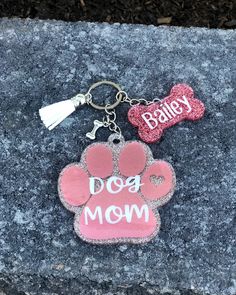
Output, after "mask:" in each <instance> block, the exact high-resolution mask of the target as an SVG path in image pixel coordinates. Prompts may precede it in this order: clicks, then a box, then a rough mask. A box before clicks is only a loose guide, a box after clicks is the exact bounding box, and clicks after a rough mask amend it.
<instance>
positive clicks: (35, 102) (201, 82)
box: [0, 20, 236, 295]
mask: <svg viewBox="0 0 236 295" xmlns="http://www.w3.org/2000/svg"><path fill="white" fill-rule="evenodd" d="M235 43H236V31H220V30H207V29H198V28H196V29H182V28H174V27H172V28H165V27H159V28H155V27H152V26H150V27H146V26H138V25H136V26H132V25H119V24H115V25H107V24H91V23H63V22H54V21H49V22H47V21H20V20H1V22H0V65H1V67H0V97H1V100H0V148H1V154H0V162H1V174H0V230H1V231H0V273H1V275H0V290H2V291H3V292H4V293H6V294H24V292H28V293H27V294H70V295H73V294H210V295H233V294H236V244H235V243H236V242H235V239H236V238H235V237H236V217H235V212H236V189H235V187H236V182H235V180H236V133H235V131H236V127H235V126H236V121H235V116H236V115H235V114H236V100H235V90H234V88H235V84H236V63H235V53H236V47H235ZM104 78H106V79H112V80H114V81H117V82H119V83H120V84H121V85H123V87H124V89H125V90H126V91H127V92H128V93H129V94H130V96H132V97H145V98H148V99H151V98H154V97H163V96H164V95H165V94H167V93H168V91H169V89H170V88H171V87H172V86H173V84H175V83H177V82H186V83H189V84H190V85H191V86H192V87H193V88H194V89H195V91H196V94H197V96H198V97H199V98H200V99H201V100H203V101H204V102H205V104H206V108H207V113H206V115H205V117H204V118H203V119H202V120H201V121H198V122H195V123H192V122H183V123H181V124H179V125H178V126H175V127H173V128H171V129H169V130H167V132H166V133H165V135H164V137H163V139H162V140H161V142H160V143H157V144H153V145H151V148H152V150H153V153H154V156H155V157H156V158H163V159H166V160H168V161H170V162H171V163H172V165H173V166H174V167H175V169H176V174H177V181H178V187H177V191H176V193H175V195H174V197H173V199H172V200H171V202H169V203H168V204H167V205H166V206H164V207H163V208H162V209H161V210H160V214H161V218H162V228H161V232H160V235H159V237H157V238H156V239H154V240H153V241H152V242H150V243H148V244H146V245H118V246H93V245H89V244H86V243H85V242H82V241H81V240H79V239H78V238H77V237H76V236H75V234H74V232H73V228H72V223H73V215H72V214H70V213H69V212H68V211H67V210H66V209H65V208H63V207H62V205H61V204H60V202H59V200H58V197H57V177H58V173H59V172H60V171H61V169H62V168H63V167H64V166H65V165H66V164H68V163H71V162H73V161H77V160H79V157H80V154H81V151H82V150H83V149H84V148H85V147H86V146H87V145H88V144H89V143H90V141H89V140H88V139H87V138H85V137H84V136H85V133H86V132H87V131H89V130H90V129H91V128H92V120H94V119H99V118H101V117H100V116H101V114H100V113H99V112H94V111H93V110H92V109H91V108H83V109H81V110H80V111H79V110H78V111H77V112H76V113H75V114H73V115H72V116H70V118H68V119H67V120H66V121H65V122H64V123H63V124H61V125H60V126H59V127H57V128H56V129H55V130H53V131H51V132H49V131H47V130H46V129H45V128H44V127H43V126H42V124H41V122H40V120H39V117H38V109H39V108H40V107H41V106H42V105H46V104H49V103H52V102H56V101H59V100H62V99H66V98H70V97H71V96H73V95H74V94H75V93H77V92H80V91H82V92H84V91H86V90H87V88H88V86H89V85H90V84H91V83H92V82H95V81H97V80H100V79H104ZM106 90H107V92H106V93H107V95H106V96H104V94H103V93H104V92H101V91H100V90H99V91H97V92H96V93H95V95H96V94H97V97H100V99H101V101H102V99H107V98H108V96H109V93H110V90H109V89H108V88H106ZM99 93H100V94H101V95H100V96H99V95H98V94H99ZM98 100H99V99H98ZM127 109H128V106H125V105H124V106H121V107H119V110H118V121H119V124H120V126H121V127H122V129H123V130H124V136H125V137H126V138H127V139H135V138H136V130H134V129H133V128H132V127H131V126H130V124H129V123H128V122H127V120H126V113H127ZM107 136H108V133H107V132H106V130H105V131H104V130H103V131H102V130H100V132H99V134H98V139H99V140H105V139H106V138H107ZM96 290H97V291H96Z"/></svg>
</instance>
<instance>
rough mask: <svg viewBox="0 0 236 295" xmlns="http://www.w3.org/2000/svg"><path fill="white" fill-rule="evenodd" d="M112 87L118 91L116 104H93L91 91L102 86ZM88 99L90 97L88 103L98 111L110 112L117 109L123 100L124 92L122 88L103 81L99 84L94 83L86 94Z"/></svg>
mask: <svg viewBox="0 0 236 295" xmlns="http://www.w3.org/2000/svg"><path fill="white" fill-rule="evenodd" d="M103 84H104V85H110V86H113V87H114V88H116V89H117V90H118V92H117V95H116V100H115V102H114V103H112V104H109V105H104V106H102V105H98V104H96V103H94V102H93V99H92V94H91V91H92V90H93V89H94V88H96V87H98V86H100V85H103ZM85 96H86V97H88V100H87V103H88V104H90V105H91V106H92V107H93V108H95V109H97V110H110V109H114V108H115V107H117V106H118V105H119V104H120V103H121V102H122V99H123V95H122V90H121V88H120V86H119V85H118V84H116V83H114V82H112V81H107V80H102V81H99V82H96V83H94V84H93V85H92V86H91V87H90V88H89V90H88V92H87V93H86V94H85Z"/></svg>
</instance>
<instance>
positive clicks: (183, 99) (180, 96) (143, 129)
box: [128, 84, 205, 143]
mask: <svg viewBox="0 0 236 295" xmlns="http://www.w3.org/2000/svg"><path fill="white" fill-rule="evenodd" d="M204 111H205V106H204V104H203V103H202V102H201V101H200V100H198V99H196V98H194V92H193V89H192V88H191V87H190V86H188V85H186V84H177V85H175V86H174V87H173V88H172V89H171V92H170V95H169V96H167V97H165V98H164V99H162V100H161V101H160V102H154V103H151V104H149V105H147V106H144V105H135V106H133V107H131V108H130V110H129V112H128V119H129V121H130V123H131V124H133V125H134V126H135V127H138V134H139V136H140V138H141V139H142V140H143V141H145V142H148V143H152V142H155V141H158V140H159V139H160V138H161V136H162V133H163V131H164V130H165V129H166V128H169V127H171V126H173V125H175V124H177V123H178V122H181V121H183V120H192V121H195V120H198V119H200V118H202V117H203V115H204Z"/></svg>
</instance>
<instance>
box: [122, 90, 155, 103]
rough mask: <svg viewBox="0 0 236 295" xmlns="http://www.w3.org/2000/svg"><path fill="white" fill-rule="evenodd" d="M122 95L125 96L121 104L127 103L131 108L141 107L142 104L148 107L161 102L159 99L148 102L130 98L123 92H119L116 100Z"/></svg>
mask: <svg viewBox="0 0 236 295" xmlns="http://www.w3.org/2000/svg"><path fill="white" fill-rule="evenodd" d="M120 95H123V98H122V100H121V102H127V103H128V104H129V105H130V106H134V105H140V104H144V105H146V106H147V105H150V104H153V103H154V102H157V101H161V100H160V99H159V98H154V99H153V100H150V101H148V100H146V99H145V98H139V99H137V98H130V97H129V96H128V94H127V93H126V92H125V91H123V90H121V91H118V92H117V94H116V99H118V97H119V96H120Z"/></svg>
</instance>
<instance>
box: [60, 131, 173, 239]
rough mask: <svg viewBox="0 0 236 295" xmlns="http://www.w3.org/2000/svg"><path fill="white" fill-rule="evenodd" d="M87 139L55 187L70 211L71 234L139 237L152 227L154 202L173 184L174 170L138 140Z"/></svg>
mask: <svg viewBox="0 0 236 295" xmlns="http://www.w3.org/2000/svg"><path fill="white" fill-rule="evenodd" d="M115 140H117V135H116V134H112V135H111V136H110V137H109V139H108V142H98V143H94V144H91V145H89V146H88V147H87V148H86V149H85V150H84V152H83V154H82V156H81V161H80V162H79V163H72V164H69V165H68V166H66V167H65V168H64V169H63V170H62V172H61V174H60V177H59V181H58V190H59V196H60V199H61V201H62V203H63V205H64V206H65V207H66V208H67V209H68V210H70V211H72V212H73V213H74V214H75V219H74V228H75V231H76V233H77V235H78V236H79V237H80V238H81V239H83V240H85V241H87V242H91V243H94V244H108V243H122V242H125V243H126V242H130V243H142V242H147V241H149V240H150V239H152V238H153V237H155V235H156V234H157V233H158V231H159V228H160V216H159V213H158V211H157V209H156V208H157V207H160V206H162V205H164V204H165V203H166V202H168V201H169V200H170V198H171V196H172V195H173V192H174V189H175V183H176V180H175V173H174V170H173V168H172V166H171V165H170V164H169V163H167V162H166V161H163V160H155V159H153V156H152V152H151V150H150V148H149V147H148V146H147V145H146V144H144V143H142V142H139V141H127V142H126V141H125V140H124V138H123V137H121V138H120V139H119V140H120V141H119V143H116V142H115Z"/></svg>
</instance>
